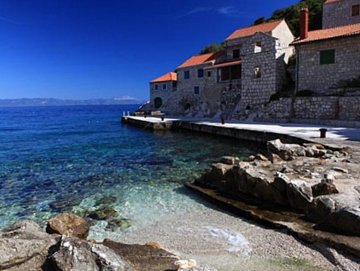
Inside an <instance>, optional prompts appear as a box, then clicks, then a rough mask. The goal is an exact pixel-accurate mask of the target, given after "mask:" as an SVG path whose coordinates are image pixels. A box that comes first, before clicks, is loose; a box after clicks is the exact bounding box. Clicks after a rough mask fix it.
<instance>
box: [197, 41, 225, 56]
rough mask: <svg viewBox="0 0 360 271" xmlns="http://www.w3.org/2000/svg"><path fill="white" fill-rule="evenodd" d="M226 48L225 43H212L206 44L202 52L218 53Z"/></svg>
mask: <svg viewBox="0 0 360 271" xmlns="http://www.w3.org/2000/svg"><path fill="white" fill-rule="evenodd" d="M223 49H224V43H223V42H222V43H212V44H209V45H207V46H205V47H204V48H203V49H202V50H201V51H200V54H208V53H216V52H219V51H221V50H223Z"/></svg>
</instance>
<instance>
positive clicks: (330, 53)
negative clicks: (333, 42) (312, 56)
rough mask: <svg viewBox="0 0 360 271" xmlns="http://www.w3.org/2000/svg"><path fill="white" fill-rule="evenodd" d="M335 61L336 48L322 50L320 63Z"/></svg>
mask: <svg viewBox="0 0 360 271" xmlns="http://www.w3.org/2000/svg"><path fill="white" fill-rule="evenodd" d="M333 63H335V50H324V51H320V65H325V64H333Z"/></svg>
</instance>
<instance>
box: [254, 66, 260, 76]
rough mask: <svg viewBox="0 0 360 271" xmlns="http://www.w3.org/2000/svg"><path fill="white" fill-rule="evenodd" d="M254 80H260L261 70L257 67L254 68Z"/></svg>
mask: <svg viewBox="0 0 360 271" xmlns="http://www.w3.org/2000/svg"><path fill="white" fill-rule="evenodd" d="M254 71H255V74H254V75H255V78H261V68H260V67H259V66H257V67H255V69H254Z"/></svg>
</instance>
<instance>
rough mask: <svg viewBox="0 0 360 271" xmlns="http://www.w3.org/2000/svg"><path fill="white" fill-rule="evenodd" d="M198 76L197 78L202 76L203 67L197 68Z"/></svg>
mask: <svg viewBox="0 0 360 271" xmlns="http://www.w3.org/2000/svg"><path fill="white" fill-rule="evenodd" d="M198 77H199V78H202V77H204V70H203V69H198Z"/></svg>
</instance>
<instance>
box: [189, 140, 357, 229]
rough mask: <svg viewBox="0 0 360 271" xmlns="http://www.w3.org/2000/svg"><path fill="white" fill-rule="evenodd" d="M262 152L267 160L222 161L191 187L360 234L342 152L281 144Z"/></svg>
mask: <svg viewBox="0 0 360 271" xmlns="http://www.w3.org/2000/svg"><path fill="white" fill-rule="evenodd" d="M267 150H268V157H266V156H265V155H263V154H257V155H252V156H250V157H249V158H248V159H247V160H246V161H240V159H239V158H238V157H223V158H221V159H220V161H219V162H217V163H215V164H213V166H212V168H211V169H210V170H209V171H208V172H205V173H204V174H203V175H202V176H201V177H200V178H198V179H197V180H195V182H194V184H195V185H198V186H203V187H205V188H211V189H215V190H217V191H218V192H220V193H221V194H223V195H228V196H230V197H231V198H240V199H241V200H245V201H248V200H249V196H250V198H252V199H255V200H257V202H258V203H260V204H264V203H265V202H266V204H265V205H267V206H271V205H278V206H283V207H287V208H291V209H294V210H296V211H301V212H303V213H304V214H306V216H307V217H308V218H310V219H311V220H313V221H314V222H316V223H318V224H319V225H327V226H328V228H331V229H332V230H335V231H338V232H341V233H346V234H351V235H360V223H359V222H360V210H359V208H360V198H359V197H358V192H357V189H356V186H354V185H353V186H351V185H349V184H351V182H352V177H351V175H350V173H349V172H350V171H351V170H349V169H347V168H344V166H349V165H351V164H350V163H349V162H348V161H349V159H348V158H349V157H348V153H347V152H345V151H332V150H328V149H326V148H324V146H322V145H320V144H304V145H298V144H283V143H282V142H281V141H280V140H273V141H270V142H268V143H267ZM339 158H342V159H343V161H344V162H342V167H339V165H338V161H339V160H338V159H339ZM345 163H346V164H345ZM321 176H323V178H321ZM339 186H340V187H341V189H339ZM354 187H355V188H354ZM354 194H356V196H354Z"/></svg>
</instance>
